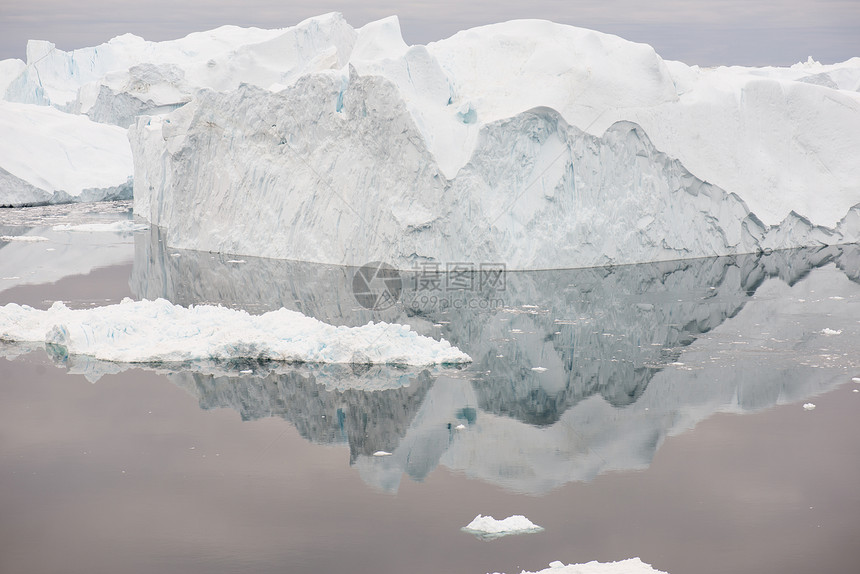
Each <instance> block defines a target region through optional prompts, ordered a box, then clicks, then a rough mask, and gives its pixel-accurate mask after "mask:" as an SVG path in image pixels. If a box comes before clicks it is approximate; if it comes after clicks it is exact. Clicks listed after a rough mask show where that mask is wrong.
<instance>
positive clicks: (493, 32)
mask: <svg viewBox="0 0 860 574" xmlns="http://www.w3.org/2000/svg"><path fill="white" fill-rule="evenodd" d="M337 18H338V17H336V16H331V15H329V16H326V17H324V18H323V19H322V20H321V21H322V22H325V23H327V24H328V26H327V27H326V26H322V25H320V24H317V25H315V26H312V25H311V22H316V21H315V20H312V21H309V22H305V23H303V24H301V25H299V26H298V27H297V28H296V30H298V29H300V30H302V31H303V32H304V35H303V36H302V38H303V39H304V41H305V44H304V45H306V46H311V45H312V46H313V47H314V48H315V49H310V48H308V49H305V50H303V51H301V53H299V55H298V57H294V58H289V59H288V60H289V62H288V65H289V70H290V71H289V73H283V74H282V81H280V82H275V84H274V85H265V83H260V82H254V81H250V82H247V83H245V84H243V85H240V86H238V88H236V89H232V90H227V91H223V90H222V91H217V90H213V89H204V90H200V91H198V92H196V93H195V94H194V96H193V97H192V98H191V99H190V101H189V103H188V104H186V105H185V106H183V107H182V108H180V109H178V110H176V111H174V112H172V113H171V114H167V115H164V116H158V117H152V118H149V117H140V118H138V120H137V123H135V124H134V125H133V126H132V128H131V130H130V136H129V137H130V140H131V143H132V150H133V153H134V156H135V177H134V179H135V211H136V213H138V214H139V215H141V216H143V217H145V218H147V219H149V220H150V221H152V222H153V223H155V224H156V225H159V226H162V227H164V228H166V229H167V236H166V237H167V241H168V244H169V245H172V246H175V247H180V248H188V249H201V250H212V251H221V252H228V253H238V254H246V255H260V256H265V257H276V258H286V259H299V260H309V261H317V262H326V263H337V264H352V265H360V264H361V263H363V262H365V261H370V260H384V261H388V262H390V263H392V264H394V265H396V266H398V267H400V268H408V267H411V266H413V265H414V264H415V262H420V261H427V260H433V261H442V262H450V261H469V262H479V261H501V262H504V263H506V264H507V265H508V267H509V268H515V269H537V268H547V267H574V266H591V265H601V264H616V263H634V262H643V261H654V260H670V259H678V258H690V257H699V256H709V255H725V254H734V253H746V252H755V251H758V250H768V249H773V248H786V247H795V246H803V245H824V244H838V243H843V242H852V241H855V240H856V239H857V237H858V232H860V219H858V217H857V213H856V212H855V211H853V208H854V206H855V205H857V204H858V203H860V162H857V161H856V158H857V157H858V156H857V154H858V150H860V136H858V134H860V94H858V93H857V91H856V90H857V88H858V87H860V58H855V59H853V60H849V61H848V62H845V63H842V64H837V65H832V66H823V65H820V64H817V63H815V62H809V63H807V64H804V65H799V66H795V67H792V68H782V69H780V68H760V69H752V68H717V69H713V70H705V69H699V68H697V67H695V66H694V67H689V66H686V65H684V64H681V63H678V62H666V61H663V60H662V59H661V58H660V57H659V56H658V55H657V54H656V53H654V50H653V49H652V48H651V47H649V46H647V45H643V44H635V43H632V42H627V41H625V40H622V39H621V38H618V37H615V36H610V35H606V34H600V33H598V32H593V31H589V30H583V29H579V28H573V27H570V26H562V25H558V24H553V23H550V22H543V21H517V22H508V23H504V24H498V25H493V26H487V27H482V28H476V29H473V30H468V31H465V32H461V33H459V34H456V35H455V36H453V37H451V38H449V39H446V40H442V41H440V42H436V43H431V44H429V45H427V46H411V47H410V46H407V45H406V44H405V43H404V42H403V40H402V38H401V36H400V30H399V26H398V23H397V20H396V19H393V18H389V19H386V20H382V21H379V22H374V23H371V24H368V25H366V26H364V27H363V28H360V29H358V30H355V33H354V34H353V35H350V34H348V33H345V32H344V28H343V27H342V26H334V25H333V24H332V20H333V19H334V20H337ZM311 31H312V32H313V34H316V35H315V36H313V38H314V42H310V41H309V40H308V37H309V34H310V35H313V34H311ZM284 33H285V34H291V35H292V36H295V35H296V34H297V32H296V31H295V30H289V31H287V32H284ZM326 34H328V35H327V36H326ZM270 41H274V40H270ZM324 47H325V48H324ZM323 53H325V54H330V55H331V57H330V58H328V59H327V60H324V59H322V57H321V54H323ZM335 55H336V56H337V57H335ZM324 64H325V65H328V68H327V69H324V68H325V65H324ZM254 65H256V64H253V65H252V66H251V67H252V68H253V66H254ZM266 79H267V81H268V80H271V77H267V78H266Z"/></svg>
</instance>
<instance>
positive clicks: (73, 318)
mask: <svg viewBox="0 0 860 574" xmlns="http://www.w3.org/2000/svg"><path fill="white" fill-rule="evenodd" d="M0 340H7V341H35V342H39V341H44V342H45V343H46V345H48V346H49V349H51V350H52V351H53V352H54V353H60V354H63V355H67V354H72V355H87V356H91V357H94V358H96V359H102V360H106V361H115V362H120V363H184V362H193V361H197V360H216V361H229V360H235V359H256V360H258V361H284V362H305V363H352V364H371V363H382V364H402V365H430V364H456V363H466V362H469V361H470V360H471V359H470V358H469V357H468V356H467V355H466V354H465V353H462V352H461V351H460V350H458V349H456V348H454V347H452V346H451V345H450V344H449V343H448V342H447V341H444V340H442V341H436V340H434V339H431V338H429V337H423V336H421V335H418V334H417V333H415V332H414V331H412V330H410V328H409V327H408V326H404V325H396V324H387V323H376V324H373V323H369V324H367V325H365V326H363V327H352V328H350V327H335V326H332V325H328V324H326V323H323V322H321V321H318V320H316V319H313V318H310V317H306V316H304V315H302V314H301V313H297V312H295V311H289V310H287V309H280V310H278V311H270V312H268V313H264V314H262V315H249V314H248V313H246V312H244V311H237V310H233V309H227V308H224V307H214V306H211V305H200V306H197V307H181V306H177V305H173V304H171V303H170V302H169V301H166V300H164V299H159V300H156V301H147V300H143V301H132V300H131V299H126V300H124V301H123V302H122V303H120V304H119V305H108V306H105V307H96V308H91V309H79V310H73V309H69V308H68V307H66V306H65V305H64V304H63V303H62V302H56V303H54V304H53V305H52V306H51V308H50V309H48V310H39V309H34V308H32V307H29V306H26V305H25V306H21V305H17V304H14V303H10V304H8V305H6V306H4V307H0Z"/></svg>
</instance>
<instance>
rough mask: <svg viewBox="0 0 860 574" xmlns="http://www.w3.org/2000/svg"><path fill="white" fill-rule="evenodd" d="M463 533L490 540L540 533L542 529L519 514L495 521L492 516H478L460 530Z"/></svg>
mask: <svg viewBox="0 0 860 574" xmlns="http://www.w3.org/2000/svg"><path fill="white" fill-rule="evenodd" d="M462 530H463V532H469V533H470V534H474V535H475V536H477V537H478V538H482V539H484V540H492V539H495V538H501V537H502V536H509V535H511V534H532V533H535V532H542V531H543V528H542V527H540V526H538V525H537V524H534V523H533V522H532V521H531V520H529V519H528V518H526V517H525V516H523V515H521V514H515V515H513V516H508V517H507V518H503V519H501V520H496V519H495V518H493V517H492V516H481V515H480V514H479V515H478V516H476V517H475V518H474V520H472V522H470V523H469V524H468V525H466V526H464V527H463V528H462Z"/></svg>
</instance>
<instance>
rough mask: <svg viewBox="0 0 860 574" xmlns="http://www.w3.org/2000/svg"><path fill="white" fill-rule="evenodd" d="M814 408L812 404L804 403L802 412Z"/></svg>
mask: <svg viewBox="0 0 860 574" xmlns="http://www.w3.org/2000/svg"><path fill="white" fill-rule="evenodd" d="M814 408H815V405H814V404H813V403H804V405H803V410H805V411H811V410H813V409H814Z"/></svg>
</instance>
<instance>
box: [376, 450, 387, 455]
mask: <svg viewBox="0 0 860 574" xmlns="http://www.w3.org/2000/svg"><path fill="white" fill-rule="evenodd" d="M373 456H391V453H390V452H388V451H385V450H378V451H376V452H375V453H373Z"/></svg>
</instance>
